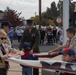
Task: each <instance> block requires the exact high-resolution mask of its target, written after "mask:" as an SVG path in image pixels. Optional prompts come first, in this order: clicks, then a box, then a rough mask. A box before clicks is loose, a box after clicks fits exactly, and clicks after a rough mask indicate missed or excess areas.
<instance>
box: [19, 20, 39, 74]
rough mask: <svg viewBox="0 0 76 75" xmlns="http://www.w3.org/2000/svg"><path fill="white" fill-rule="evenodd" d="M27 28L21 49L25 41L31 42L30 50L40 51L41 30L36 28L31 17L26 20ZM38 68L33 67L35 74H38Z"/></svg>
mask: <svg viewBox="0 0 76 75" xmlns="http://www.w3.org/2000/svg"><path fill="white" fill-rule="evenodd" d="M26 22H27V28H26V29H25V30H24V32H23V36H22V39H21V42H20V45H19V49H20V50H21V49H22V46H23V44H24V42H28V43H30V48H31V51H30V52H35V53H38V52H40V51H39V32H38V30H37V29H36V28H34V21H33V20H31V19H28V20H26ZM38 73H39V72H38V69H33V75H38Z"/></svg>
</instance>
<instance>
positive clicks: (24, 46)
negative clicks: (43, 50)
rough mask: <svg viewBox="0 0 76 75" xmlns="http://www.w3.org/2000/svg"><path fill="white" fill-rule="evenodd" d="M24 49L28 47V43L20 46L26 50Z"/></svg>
mask: <svg viewBox="0 0 76 75" xmlns="http://www.w3.org/2000/svg"><path fill="white" fill-rule="evenodd" d="M26 47H30V44H29V43H28V42H25V43H24V44H23V46H22V48H24V49H25V48H26Z"/></svg>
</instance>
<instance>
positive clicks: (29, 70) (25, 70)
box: [21, 42, 36, 75]
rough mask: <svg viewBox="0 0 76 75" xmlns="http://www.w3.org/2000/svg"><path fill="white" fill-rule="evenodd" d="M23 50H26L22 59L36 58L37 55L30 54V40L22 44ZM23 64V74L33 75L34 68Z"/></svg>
mask: <svg viewBox="0 0 76 75" xmlns="http://www.w3.org/2000/svg"><path fill="white" fill-rule="evenodd" d="M22 50H23V52H24V55H22V56H21V59H23V60H35V59H36V57H35V56H33V55H32V54H30V50H31V49H30V44H29V43H28V42H25V43H24V44H23V46H22ZM21 66H22V75H32V68H31V67H27V66H24V65H21Z"/></svg>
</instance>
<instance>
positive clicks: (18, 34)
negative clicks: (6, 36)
mask: <svg viewBox="0 0 76 75" xmlns="http://www.w3.org/2000/svg"><path fill="white" fill-rule="evenodd" d="M16 33H17V38H18V43H20V41H21V38H22V30H21V29H20V28H19V27H18V28H17V30H16Z"/></svg>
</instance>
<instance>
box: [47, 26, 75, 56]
mask: <svg viewBox="0 0 76 75" xmlns="http://www.w3.org/2000/svg"><path fill="white" fill-rule="evenodd" d="M66 33H67V37H68V38H69V40H67V42H66V44H63V45H62V46H59V47H57V48H55V49H53V50H50V51H49V52H48V53H49V54H50V55H53V54H55V52H56V51H59V50H62V49H63V48H72V49H74V50H75V52H76V36H75V34H76V30H75V29H74V28H72V27H70V28H68V29H67V30H66Z"/></svg>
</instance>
